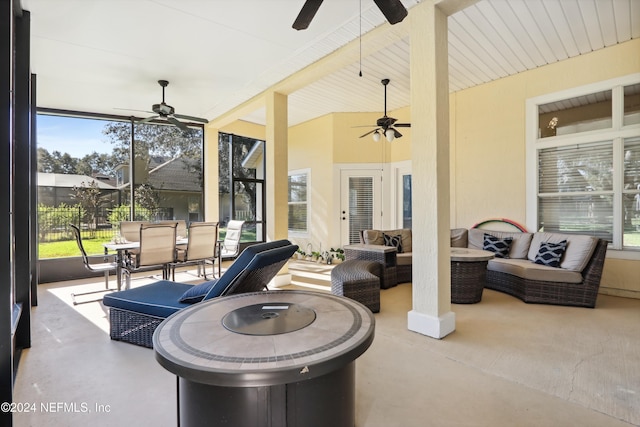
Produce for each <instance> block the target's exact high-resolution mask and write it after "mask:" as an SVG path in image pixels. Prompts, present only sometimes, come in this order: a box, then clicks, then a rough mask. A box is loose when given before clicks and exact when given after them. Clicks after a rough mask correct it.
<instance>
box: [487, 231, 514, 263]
mask: <svg viewBox="0 0 640 427" xmlns="http://www.w3.org/2000/svg"><path fill="white" fill-rule="evenodd" d="M512 242H513V238H511V237H505V238H504V239H501V238H499V237H496V236H494V235H491V234H487V233H484V240H483V242H482V249H483V250H485V251H490V252H493V253H495V254H496V255H495V257H496V258H509V250H510V249H511V243H512Z"/></svg>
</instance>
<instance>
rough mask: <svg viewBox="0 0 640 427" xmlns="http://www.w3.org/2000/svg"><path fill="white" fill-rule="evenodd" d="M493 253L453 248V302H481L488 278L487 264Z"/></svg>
mask: <svg viewBox="0 0 640 427" xmlns="http://www.w3.org/2000/svg"><path fill="white" fill-rule="evenodd" d="M493 257H494V253H493V252H489V251H482V250H478V249H465V248H451V302H452V303H456V304H472V303H476V302H480V300H481V299H482V291H483V290H484V285H485V283H486V278H487V263H488V262H489V260H490V259H491V258H493Z"/></svg>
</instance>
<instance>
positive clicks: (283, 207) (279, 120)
mask: <svg viewBox="0 0 640 427" xmlns="http://www.w3.org/2000/svg"><path fill="white" fill-rule="evenodd" d="M265 103H266V107H267V127H266V150H265V155H266V164H267V166H266V168H267V170H266V177H265V178H266V186H267V212H266V216H267V240H278V239H286V238H287V236H288V231H287V229H288V206H287V203H288V196H287V191H288V189H287V188H288V184H287V183H288V179H287V176H288V173H287V171H288V163H289V161H288V155H287V150H288V148H287V147H288V141H287V136H288V132H289V130H288V129H289V128H288V117H287V114H288V109H287V96H286V95H284V94H282V93H278V92H268V93H267V94H266V100H265Z"/></svg>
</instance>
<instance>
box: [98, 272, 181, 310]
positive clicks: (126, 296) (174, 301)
mask: <svg viewBox="0 0 640 427" xmlns="http://www.w3.org/2000/svg"><path fill="white" fill-rule="evenodd" d="M191 288H193V285H187V284H184V283H177V282H171V281H169V280H161V281H159V282H155V283H151V284H149V285H145V286H140V287H139V288H133V289H127V290H125V291H119V292H113V293H110V294H107V295H105V296H104V298H103V300H102V301H103V303H104V305H106V306H107V307H115V308H119V309H122V310H129V311H134V312H136V313H143V314H147V315H150V316H157V317H161V318H165V317H169V316H170V315H172V314H173V313H175V312H176V311H178V310H181V309H183V308H186V307H189V306H190V305H191V304H187V303H182V302H180V301H179V300H180V297H181V296H182V294H184V293H185V292H186V291H188V290H189V289H191Z"/></svg>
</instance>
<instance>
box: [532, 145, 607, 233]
mask: <svg viewBox="0 0 640 427" xmlns="http://www.w3.org/2000/svg"><path fill="white" fill-rule="evenodd" d="M538 156H539V157H538V159H539V166H538V192H539V194H538V196H539V202H538V212H539V214H540V218H539V224H540V228H541V229H543V230H544V231H553V232H562V233H579V234H590V235H593V236H597V237H601V238H604V239H607V240H609V241H611V240H612V236H613V179H612V169H613V145H612V143H611V142H609V143H597V144H586V145H579V146H578V145H574V146H563V147H554V148H547V149H543V150H540V151H539V154H538Z"/></svg>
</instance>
